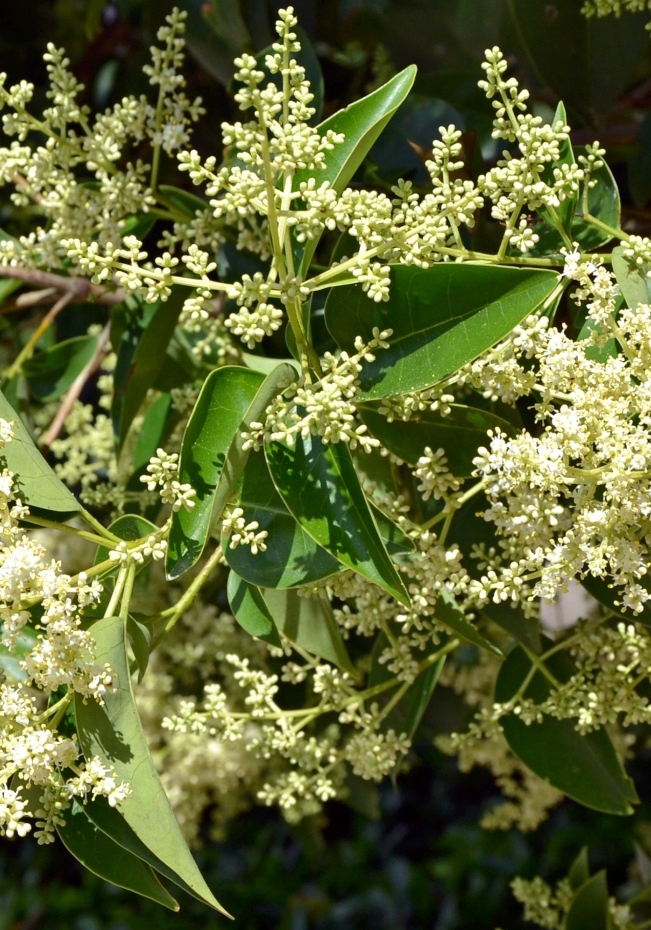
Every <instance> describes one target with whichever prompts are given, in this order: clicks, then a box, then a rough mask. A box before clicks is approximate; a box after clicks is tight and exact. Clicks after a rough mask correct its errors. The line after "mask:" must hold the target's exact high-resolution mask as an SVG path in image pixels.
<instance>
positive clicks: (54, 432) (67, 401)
mask: <svg viewBox="0 0 651 930" xmlns="http://www.w3.org/2000/svg"><path fill="white" fill-rule="evenodd" d="M110 330H111V327H110V323H107V324H106V326H105V327H104V329H103V330H102V332H101V333H100V337H99V342H98V343H97V348H96V349H95V352H94V353H93V357H92V358H91V359H90V361H89V362H88V363H87V364H86V365H85V367H84V368H83V369H82V371H80V372H79V374H78V375H77V377H76V378H75V380H74V381H73V382H72V384H71V385H70V387H69V388H68V391H67V393H66V396H65V397H64V398H63V400H62V401H61V405H60V407H59V409H58V410H57V412H56V415H55V417H54V419H53V420H52V422H51V423H50V427H49V429H48V431H47V433H46V434H45V436H44V437H43V439H42V440H41V443H40V445H41V448H42V449H44V450H46V449H49V448H50V446H51V445H52V443H53V442H54V440H55V439H56V438H57V436H58V435H59V433H60V432H61V428H62V427H63V424H64V423H65V421H66V418H67V416H68V414H69V413H70V411H71V410H72V407H73V404H74V402H75V401H76V400H77V399H78V398H79V395H80V394H81V392H82V391H83V389H84V386H85V384H86V382H87V381H88V379H89V378H91V377H92V375H93V374H94V373H95V372H96V371H97V369H98V368H99V366H100V364H101V362H102V359H103V358H104V356H105V355H106V344H107V343H108V340H109V334H110Z"/></svg>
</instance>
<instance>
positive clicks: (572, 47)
mask: <svg viewBox="0 0 651 930" xmlns="http://www.w3.org/2000/svg"><path fill="white" fill-rule="evenodd" d="M509 6H510V9H511V14H512V16H513V19H514V21H515V24H516V28H517V30H518V33H519V36H520V39H521V40H522V43H523V45H524V46H525V48H526V51H527V52H528V54H529V56H530V58H531V60H532V61H533V63H534V66H535V68H536V70H537V72H538V74H539V76H540V78H541V79H542V80H543V81H544V82H545V83H546V84H547V85H548V86H549V87H550V88H551V89H552V90H553V92H554V94H555V95H556V97H558V98H561V99H562V100H564V101H565V104H566V105H567V106H568V108H569V109H570V110H574V111H575V112H576V113H578V114H580V116H581V117H582V119H583V120H584V121H585V122H587V123H588V124H589V125H590V126H591V127H593V128H596V127H597V126H598V125H600V124H601V122H602V121H603V119H604V117H605V116H606V114H608V113H609V112H610V108H611V106H612V105H613V103H614V102H615V100H616V99H617V96H618V95H619V94H620V92H621V91H623V90H624V88H625V87H626V85H627V83H628V81H629V80H630V79H631V77H632V76H633V74H634V71H635V67H636V64H637V63H638V62H639V60H640V59H641V58H642V57H643V56H644V53H645V51H646V48H647V45H648V36H647V35H645V32H644V25H645V22H646V20H645V16H644V13H639V14H631V13H627V15H626V16H622V17H621V18H615V17H614V16H608V17H605V18H603V19H602V18H598V17H596V16H595V17H591V18H590V19H587V18H586V17H585V16H583V14H582V13H581V6H582V5H581V4H580V3H577V2H576V0H555V2H554V3H553V4H549V3H547V0H510V3H509Z"/></svg>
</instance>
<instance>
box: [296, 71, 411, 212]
mask: <svg viewBox="0 0 651 930" xmlns="http://www.w3.org/2000/svg"><path fill="white" fill-rule="evenodd" d="M415 77H416V66H415V65H409V67H408V68H405V69H404V71H401V72H400V73H399V74H396V75H395V76H394V77H392V78H391V80H390V81H387V83H386V84H383V85H382V87H378V89H377V90H374V91H373V92H372V93H371V94H368V95H367V96H366V97H362V99H361V100H357V101H356V102H355V103H351V104H350V106H347V107H346V108H345V109H344V110H339V111H338V112H337V113H333V115H332V116H330V117H328V119H327V120H324V122H322V123H320V124H319V127H318V129H319V133H320V134H321V136H325V134H326V133H327V132H328V130H332V131H333V132H341V133H343V134H344V141H343V142H342V143H341V144H339V145H336V146H335V147H334V149H333V150H332V151H331V152H328V153H327V155H326V159H325V160H326V166H325V168H317V169H310V170H309V171H308V170H307V169H305V170H303V171H298V172H297V173H296V184H295V187H297V186H298V184H299V183H300V182H301V181H306V180H307V179H308V178H314V181H315V183H316V186H317V187H319V186H320V185H321V184H323V182H324V181H328V182H329V183H330V184H331V186H332V187H333V188H334V189H335V190H336V191H337V193H339V194H340V193H341V192H342V191H343V190H344V188H345V187H346V186H347V184H348V182H349V181H350V180H351V178H352V176H353V175H354V174H355V172H356V171H357V169H358V168H359V166H360V165H361V163H362V162H363V161H364V158H365V156H366V154H367V153H368V152H369V151H370V149H371V146H372V145H373V143H374V142H375V140H376V139H377V138H378V137H379V135H380V133H381V132H382V130H383V129H384V127H385V126H386V124H387V123H388V122H389V120H390V119H391V117H392V116H393V114H394V113H395V112H396V110H397V109H398V107H399V106H400V104H401V103H402V102H403V100H405V99H406V98H407V95H408V93H409V91H410V90H411V86H412V84H413V83H414V79H415Z"/></svg>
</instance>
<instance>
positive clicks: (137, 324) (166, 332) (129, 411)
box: [111, 287, 187, 449]
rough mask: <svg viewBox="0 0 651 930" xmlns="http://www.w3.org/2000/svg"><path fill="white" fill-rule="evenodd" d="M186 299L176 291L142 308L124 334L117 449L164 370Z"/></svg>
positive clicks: (117, 376) (117, 379)
mask: <svg viewBox="0 0 651 930" xmlns="http://www.w3.org/2000/svg"><path fill="white" fill-rule="evenodd" d="M186 296H187V295H186V293H185V289H184V288H182V287H174V288H173V289H172V294H171V296H170V298H169V300H166V301H159V302H158V303H157V304H154V305H153V307H152V306H146V305H145V306H143V307H141V312H140V313H139V314H138V315H137V316H136V317H135V318H132V319H130V320H129V321H128V323H127V328H126V330H125V331H124V332H123V334H122V338H121V340H120V344H119V346H118V348H117V361H116V365H115V372H114V395H113V404H112V407H111V417H112V419H113V430H114V432H115V437H116V442H117V446H118V449H121V448H122V445H123V443H124V440H125V439H126V437H127V433H128V432H129V427H130V426H131V424H132V423H133V419H134V417H135V416H136V414H137V413H138V411H139V410H140V406H141V404H142V402H143V401H144V399H145V397H146V396H147V391H148V390H149V388H150V387H152V386H153V384H154V382H155V380H156V377H157V375H158V373H159V371H160V370H161V367H162V365H163V362H164V361H165V353H166V351H167V347H168V345H169V342H170V340H171V338H172V336H173V334H174V330H175V329H176V324H177V322H178V318H179V314H180V313H181V309H182V307H183V301H184V300H185V298H186Z"/></svg>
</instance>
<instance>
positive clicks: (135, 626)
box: [127, 614, 153, 683]
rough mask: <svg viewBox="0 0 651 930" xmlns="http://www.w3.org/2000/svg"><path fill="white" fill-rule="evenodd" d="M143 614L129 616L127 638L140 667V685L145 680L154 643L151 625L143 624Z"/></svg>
mask: <svg viewBox="0 0 651 930" xmlns="http://www.w3.org/2000/svg"><path fill="white" fill-rule="evenodd" d="M141 616H142V615H141V614H129V616H128V618H127V636H128V637H129V643H130V644H131V651H132V652H133V657H134V659H135V660H136V665H137V667H138V683H140V682H141V681H142V679H143V676H144V674H145V672H146V671H147V666H148V665H149V657H150V655H151V647H152V643H153V631H152V628H151V626H150V625H149V624H147V623H143V621H142V619H141Z"/></svg>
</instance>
